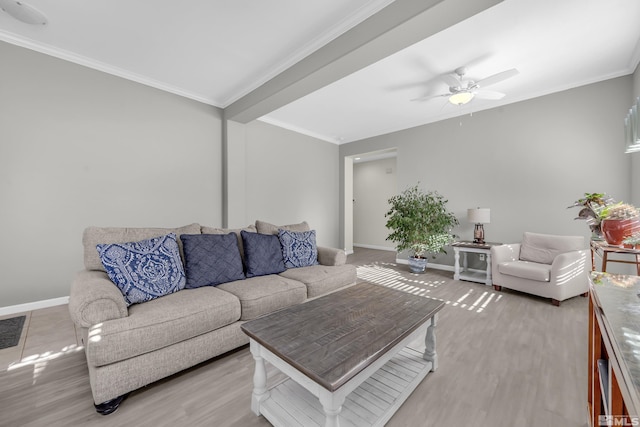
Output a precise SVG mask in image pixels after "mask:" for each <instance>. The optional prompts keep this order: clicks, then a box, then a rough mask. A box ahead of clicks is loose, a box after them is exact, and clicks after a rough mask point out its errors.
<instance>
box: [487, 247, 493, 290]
mask: <svg viewBox="0 0 640 427" xmlns="http://www.w3.org/2000/svg"><path fill="white" fill-rule="evenodd" d="M485 284H486V285H488V286H491V285H492V284H493V282H492V280H491V251H489V252H487V280H486V281H485Z"/></svg>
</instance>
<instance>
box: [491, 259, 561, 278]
mask: <svg viewBox="0 0 640 427" xmlns="http://www.w3.org/2000/svg"><path fill="white" fill-rule="evenodd" d="M498 271H499V272H500V273H502V274H508V275H509V276H515V277H520V278H523V279H530V280H535V281H538V282H548V281H549V277H550V272H551V265H549V264H540V263H534V262H528V261H512V262H504V263H501V264H498Z"/></svg>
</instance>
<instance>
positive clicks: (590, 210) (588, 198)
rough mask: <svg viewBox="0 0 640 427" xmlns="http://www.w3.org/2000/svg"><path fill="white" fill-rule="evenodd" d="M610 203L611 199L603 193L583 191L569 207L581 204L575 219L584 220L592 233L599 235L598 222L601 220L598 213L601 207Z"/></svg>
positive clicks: (603, 207) (611, 202)
mask: <svg viewBox="0 0 640 427" xmlns="http://www.w3.org/2000/svg"><path fill="white" fill-rule="evenodd" d="M611 204H613V199H612V198H611V197H609V196H607V195H606V194H604V193H584V197H582V198H580V199H578V200H576V201H575V202H573V204H572V205H571V206H569V208H573V207H577V206H581V207H582V209H580V212H578V216H577V217H576V218H575V219H582V220H585V221H586V222H587V225H588V226H589V228H590V229H591V232H592V234H593V235H594V236H599V235H600V234H601V231H600V222H601V221H602V219H601V217H600V215H601V213H602V211H603V209H605V208H606V207H607V206H609V205H611Z"/></svg>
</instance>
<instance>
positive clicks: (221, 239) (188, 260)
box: [180, 233, 244, 289]
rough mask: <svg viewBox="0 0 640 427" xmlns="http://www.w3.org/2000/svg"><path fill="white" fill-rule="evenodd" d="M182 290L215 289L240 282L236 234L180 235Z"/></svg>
mask: <svg viewBox="0 0 640 427" xmlns="http://www.w3.org/2000/svg"><path fill="white" fill-rule="evenodd" d="M180 240H182V246H183V247H184V263H185V270H186V274H187V284H186V286H185V288H187V289H193V288H199V287H201V286H217V285H219V284H221V283H227V282H233V281H236V280H243V279H244V271H242V259H241V258H240V249H238V238H237V237H236V233H228V234H183V235H181V236H180Z"/></svg>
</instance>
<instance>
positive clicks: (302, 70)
mask: <svg viewBox="0 0 640 427" xmlns="http://www.w3.org/2000/svg"><path fill="white" fill-rule="evenodd" d="M502 1H503V0H473V1H469V0H396V1H394V2H393V3H391V4H390V5H389V6H387V7H385V8H384V9H382V10H381V11H380V12H378V13H376V14H375V15H372V16H371V17H369V18H367V19H366V20H364V21H363V22H362V23H360V24H358V25H357V26H355V27H354V28H352V29H350V30H349V31H347V32H345V33H344V34H342V35H341V36H339V37H337V38H336V39H334V40H332V41H331V42H329V43H327V44H326V45H325V46H323V47H322V48H320V49H318V50H317V51H315V52H313V53H312V54H310V55H309V56H307V57H306V58H304V59H303V60H301V61H300V62H298V63H296V64H294V65H293V66H291V67H290V68H288V69H286V70H285V71H283V72H282V73H280V74H278V75H277V76H275V77H274V78H272V79H271V80H269V81H267V82H266V83H264V84H263V85H262V86H260V87H258V88H257V89H255V90H253V91H251V92H250V93H248V94H247V95H245V96H243V97H242V98H240V99H238V100H237V101H235V102H233V103H232V104H230V105H229V106H227V108H225V110H224V116H225V118H226V119H228V120H234V121H237V122H240V123H248V122H250V121H252V120H255V119H257V118H259V117H262V116H264V115H266V114H268V113H270V112H272V111H274V110H277V109H278V108H280V107H282V106H284V105H287V104H289V103H290V102H292V101H295V100H296V99H299V98H301V97H303V96H305V95H308V94H310V93H312V92H314V91H316V90H318V89H320V88H322V87H324V86H326V85H328V84H330V83H333V82H335V81H337V80H339V79H341V78H343V77H346V76H348V75H349V74H351V73H354V72H356V71H358V70H360V69H362V68H364V67H366V66H368V65H371V64H373V63H375V62H377V61H379V60H381V59H383V58H386V57H387V56H389V55H392V54H393V53H395V52H398V51H399V50H402V49H404V48H406V47H409V46H411V45H413V44H415V43H417V42H419V41H421V40H424V39H426V38H428V37H430V36H432V35H434V34H436V33H438V32H440V31H442V30H444V29H446V28H448V27H450V26H452V25H455V24H457V23H458V22H461V21H463V20H465V19H467V18H469V17H471V16H473V15H475V14H477V13H479V12H482V11H483V10H485V9H488V8H490V7H492V6H494V5H496V4H498V3H501V2H502Z"/></svg>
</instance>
